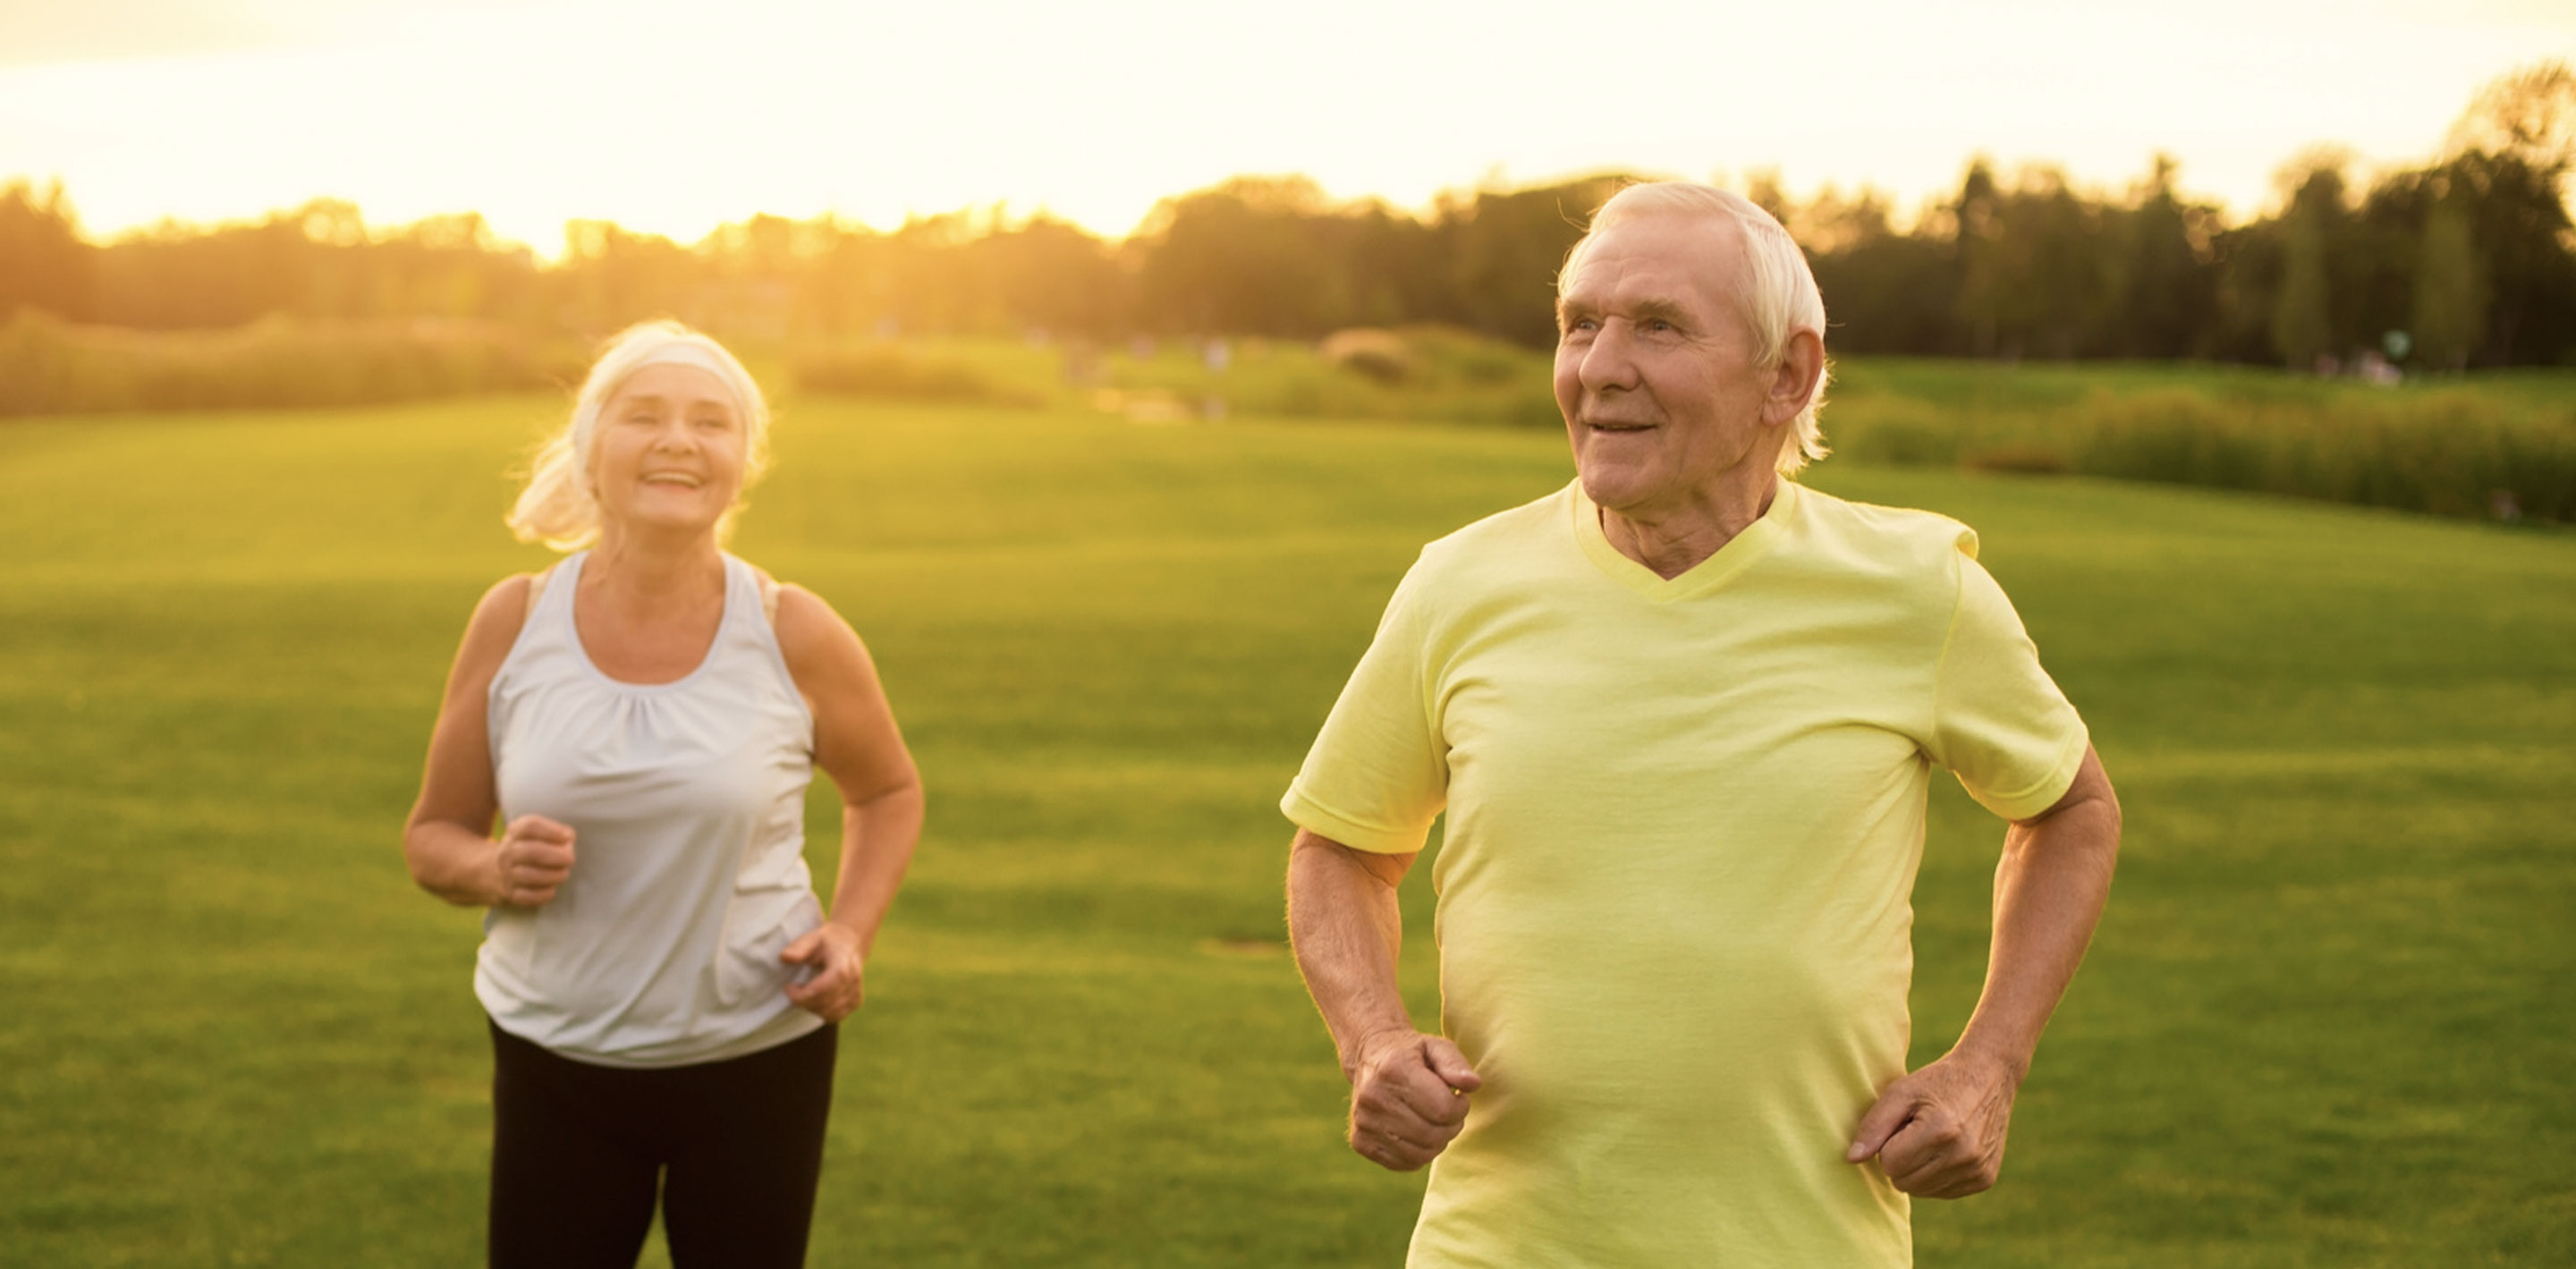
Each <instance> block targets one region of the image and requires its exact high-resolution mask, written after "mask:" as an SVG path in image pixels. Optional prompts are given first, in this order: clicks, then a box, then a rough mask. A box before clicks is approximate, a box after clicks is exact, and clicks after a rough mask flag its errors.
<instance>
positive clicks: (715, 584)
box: [582, 525, 724, 604]
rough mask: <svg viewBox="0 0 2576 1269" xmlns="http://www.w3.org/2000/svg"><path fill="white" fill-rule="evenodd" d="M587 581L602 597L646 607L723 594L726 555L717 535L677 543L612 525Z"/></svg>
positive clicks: (587, 566)
mask: <svg viewBox="0 0 2576 1269" xmlns="http://www.w3.org/2000/svg"><path fill="white" fill-rule="evenodd" d="M582 581H583V583H584V584H585V585H586V586H597V587H598V588H599V593H601V594H603V595H608V596H613V597H615V598H617V599H620V600H631V601H634V602H638V603H646V604H661V603H667V602H669V601H670V600H673V599H682V598H687V597H690V596H693V595H700V594H706V593H716V594H721V593H723V590H724V553H723V552H722V551H721V550H719V549H717V547H716V539H715V535H714V534H712V533H697V534H691V535H689V536H687V537H680V538H672V537H662V536H659V535H655V534H651V533H633V532H626V531H622V530H621V529H619V528H618V527H616V526H613V525H612V526H608V527H606V528H603V529H602V530H601V532H600V535H599V542H598V544H597V545H595V546H593V547H591V549H590V558H589V559H588V560H587V561H586V562H585V563H584V564H583V565H582Z"/></svg>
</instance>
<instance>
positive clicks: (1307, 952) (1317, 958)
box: [1288, 832, 1413, 1075]
mask: <svg viewBox="0 0 2576 1269" xmlns="http://www.w3.org/2000/svg"><path fill="white" fill-rule="evenodd" d="M1411 858H1412V857H1411V856H1401V857H1381V859H1382V860H1383V862H1377V863H1375V864H1374V865H1373V864H1372V862H1371V861H1369V860H1367V859H1363V858H1362V857H1361V856H1360V854H1359V852H1357V851H1354V850H1352V849H1351V848H1349V847H1347V846H1344V845H1342V844H1340V843H1338V842H1335V841H1332V840H1330V839H1328V838H1324V837H1319V836H1316V835H1315V834H1313V833H1308V832H1300V833H1299V834H1298V835H1297V843H1296V845H1295V846H1294V847H1293V848H1292V849H1291V851H1290V853H1289V856H1288V941H1289V943H1290V945H1291V946H1292V947H1293V948H1294V949H1295V951H1296V954H1297V969H1298V972H1299V973H1301V974H1303V975H1305V978H1306V991H1307V993H1308V994H1309V995H1311V996H1313V997H1314V998H1315V1008H1316V1009H1317V1010H1318V1011H1319V1012H1321V1013H1322V1014H1323V1015H1324V1025H1325V1026H1326V1027H1328V1028H1330V1029H1331V1031H1332V1033H1333V1045H1334V1047H1335V1048H1336V1049H1337V1050H1339V1051H1340V1054H1341V1061H1342V1071H1343V1073H1344V1074H1346V1075H1347V1074H1350V1073H1351V1072H1352V1071H1353V1070H1354V1068H1355V1066H1356V1064H1357V1062H1358V1061H1359V1050H1360V1045H1361V1042H1362V1041H1364V1040H1366V1039H1367V1038H1368V1037H1370V1036H1373V1035H1377V1034H1379V1033H1381V1032H1387V1031H1401V1032H1403V1033H1405V1034H1408V1035H1409V1034H1411V1033H1412V1031H1413V1018H1412V1015H1411V1014H1409V1013H1407V1012H1406V1011H1405V1008H1404V995H1403V992H1402V991H1401V990H1400V989H1399V988H1398V987H1397V985H1396V978H1395V958H1396V952H1397V950H1398V949H1399V948H1400V947H1401V946H1402V944H1403V938H1404V925H1403V918H1402V916H1401V915H1400V913H1399V912H1398V909H1397V907H1396V897H1395V896H1396V888H1395V886H1394V884H1392V883H1391V882H1389V881H1388V880H1387V879H1386V878H1385V877H1383V876H1381V875H1380V871H1379V870H1381V869H1384V870H1388V871H1391V872H1392V873H1393V874H1394V875H1395V876H1396V877H1397V878H1401V877H1402V876H1403V874H1404V865H1406V864H1409V863H1410V862H1411Z"/></svg>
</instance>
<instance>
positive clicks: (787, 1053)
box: [491, 1026, 840, 1269]
mask: <svg viewBox="0 0 2576 1269" xmlns="http://www.w3.org/2000/svg"><path fill="white" fill-rule="evenodd" d="M839 1030H840V1029H839V1028H838V1027H824V1028H822V1029H820V1030H817V1031H815V1032H813V1033H811V1034H809V1035H804V1036H800V1037H798V1038H797V1039H794V1040H791V1041H788V1042H787V1043H785V1044H782V1045H779V1046H778V1047H776V1048H772V1049H763V1050H761V1051H760V1052H758V1053H752V1054H748V1055H745V1056H743V1057H738V1058H732V1059H729V1060H727V1061H722V1062H707V1063H702V1064H700V1065H696V1066H676V1067H663V1068H660V1069H655V1070H622V1069H618V1068H614V1067H605V1066H591V1065H588V1064H586V1063H582V1062H576V1061H573V1060H572V1059H570V1058H567V1057H564V1056H562V1055H560V1054H557V1053H555V1052H553V1051H551V1050H549V1049H546V1048H543V1047H541V1046H539V1045H535V1044H531V1043H529V1042H528V1041H526V1040H522V1039H520V1038H519V1037H517V1036H514V1035H511V1034H509V1033H508V1032H506V1031H503V1030H501V1028H499V1027H498V1026H495V1027H493V1028H492V1240H491V1255H492V1264H493V1265H494V1266H495V1269H515V1267H516V1266H546V1267H547V1269H558V1267H560V1269H582V1267H584V1266H592V1265H597V1266H602V1267H603V1269H604V1267H606V1266H611V1265H613V1266H616V1267H617V1269H633V1266H634V1264H635V1258H636V1257H637V1256H638V1255H639V1254H641V1253H642V1252H643V1250H644V1236H645V1234H646V1232H647V1231H648V1230H649V1229H650V1228H651V1226H652V1223H653V1200H654V1193H655V1190H656V1188H657V1187H658V1188H659V1190H660V1192H661V1200H662V1231H663V1236H664V1237H665V1238H667V1239H668V1240H669V1241H670V1245H671V1263H672V1264H673V1265H674V1266H675V1267H682V1269H685V1267H686V1266H692V1265H728V1266H729V1265H744V1266H767V1265H789V1266H792V1265H802V1264H804V1263H805V1236H806V1233H807V1231H808V1230H809V1228H810V1227H811V1226H812V1224H813V1221H814V1187H815V1183H816V1181H817V1180H818V1179H819V1178H820V1176H821V1174H822V1169H823V1122H824V1119H825V1117H826V1116H828V1115H829V1114H830V1113H831V1109H832V1059H833V1057H834V1055H835V1052H836V1050H837V1047H838V1043H839V1042H838V1033H839ZM666 1169H667V1172H666V1171H665V1170H666Z"/></svg>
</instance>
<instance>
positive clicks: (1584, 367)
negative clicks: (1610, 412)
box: [1576, 321, 1637, 392]
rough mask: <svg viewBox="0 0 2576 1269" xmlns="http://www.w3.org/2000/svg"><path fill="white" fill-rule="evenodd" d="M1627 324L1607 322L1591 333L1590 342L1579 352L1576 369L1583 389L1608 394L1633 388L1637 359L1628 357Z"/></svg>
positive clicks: (1630, 352)
mask: <svg viewBox="0 0 2576 1269" xmlns="http://www.w3.org/2000/svg"><path fill="white" fill-rule="evenodd" d="M1634 351H1635V350H1634V349H1633V348H1631V347H1630V346H1629V338H1628V324H1627V323H1626V322H1620V321H1609V322H1603V323H1602V324H1601V329H1600V330H1598V331H1596V332H1594V334H1593V336H1592V342H1591V343H1590V344H1588V345H1586V346H1585V347H1584V349H1583V361H1582V363H1581V364H1580V365H1579V366H1578V367H1576V373H1577V374H1578V375H1580V376H1581V378H1582V380H1583V386H1584V387H1585V388H1588V389H1590V390H1592V391H1594V392H1610V391H1616V390H1618V389H1621V388H1633V387H1636V386H1637V359H1636V358H1635V357H1634V356H1632V355H1631V354H1632V353H1633V352H1634Z"/></svg>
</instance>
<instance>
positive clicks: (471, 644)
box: [455, 568, 554, 680]
mask: <svg viewBox="0 0 2576 1269" xmlns="http://www.w3.org/2000/svg"><path fill="white" fill-rule="evenodd" d="M553 573H554V570H553V569H551V568H549V569H545V570H543V571H541V572H535V573H512V574H511V575H509V576H508V577H504V578H502V579H501V580H499V581H497V582H494V583H492V588H491V589H490V590H487V591H484V592H483V598H482V599H481V600H479V601H477V602H476V603H475V605H474V615H473V616H472V617H469V618H467V619H466V622H465V640H464V642H463V643H462V644H461V645H460V646H458V648H457V649H456V674H455V677H456V678H457V679H460V680H461V679H465V678H467V677H470V676H478V675H479V676H480V677H484V678H489V677H490V676H491V675H492V674H493V673H494V672H495V671H498V670H499V669H500V668H501V662H502V661H504V660H506V659H508V657H509V655H510V647H511V645H513V644H515V643H517V642H518V641H519V631H521V630H522V629H525V628H526V626H527V624H528V614H529V613H530V612H531V611H532V610H534V609H535V607H536V604H537V596H538V595H539V594H541V593H542V592H543V589H544V586H545V582H546V579H547V578H548V577H550V576H552V574H553Z"/></svg>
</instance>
